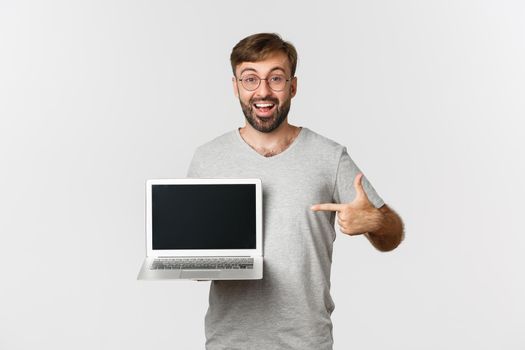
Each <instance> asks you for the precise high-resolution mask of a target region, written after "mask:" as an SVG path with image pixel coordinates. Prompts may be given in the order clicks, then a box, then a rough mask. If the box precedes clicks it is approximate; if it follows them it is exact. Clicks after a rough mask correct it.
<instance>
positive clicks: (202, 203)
mask: <svg viewBox="0 0 525 350" xmlns="http://www.w3.org/2000/svg"><path fill="white" fill-rule="evenodd" d="M151 190H152V202H151V205H152V220H153V222H152V225H153V237H152V238H153V239H152V241H153V249H255V248H256V247H255V239H256V231H255V205H256V203H255V184H213V185H211V184H202V185H201V184H197V185H196V184H193V185H186V184H184V185H181V184H179V185H152V189H151Z"/></svg>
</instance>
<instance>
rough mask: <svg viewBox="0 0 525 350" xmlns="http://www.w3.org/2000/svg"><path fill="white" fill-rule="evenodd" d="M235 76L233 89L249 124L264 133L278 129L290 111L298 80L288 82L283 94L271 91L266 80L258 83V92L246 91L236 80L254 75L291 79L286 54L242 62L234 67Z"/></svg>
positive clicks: (265, 77) (293, 79)
mask: <svg viewBox="0 0 525 350" xmlns="http://www.w3.org/2000/svg"><path fill="white" fill-rule="evenodd" d="M235 75H236V77H233V89H234V92H235V96H237V97H238V98H239V101H240V103H241V108H242V111H243V113H244V116H245V117H246V120H247V121H248V123H249V124H250V125H251V126H252V127H253V128H254V129H256V130H258V131H260V132H264V133H269V132H272V131H273V130H275V129H277V128H278V127H279V126H280V125H281V124H282V122H283V121H284V120H285V119H286V117H287V116H288V112H289V111H290V105H291V101H292V98H293V97H294V96H295V93H296V88H297V78H295V77H294V78H292V79H291V80H290V81H288V82H287V83H286V84H285V86H284V89H283V90H282V91H273V90H272V89H270V86H269V85H268V81H267V80H261V82H260V84H259V87H258V88H257V89H255V90H253V91H249V90H247V89H246V88H245V87H244V86H243V85H242V83H241V82H240V81H239V80H238V79H245V78H247V77H248V76H253V75H255V76H257V77H259V78H261V79H269V78H270V77H276V76H280V77H284V78H285V79H290V78H291V68H290V62H289V60H288V57H287V56H286V54H284V53H281V52H277V53H275V54H272V55H270V56H268V57H267V58H265V59H264V60H262V61H258V62H242V63H241V64H239V65H238V66H237V67H236V69H235Z"/></svg>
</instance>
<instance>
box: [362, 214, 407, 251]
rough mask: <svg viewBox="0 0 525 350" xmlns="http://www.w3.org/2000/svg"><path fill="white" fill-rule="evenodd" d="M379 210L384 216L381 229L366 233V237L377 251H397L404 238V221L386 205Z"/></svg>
mask: <svg viewBox="0 0 525 350" xmlns="http://www.w3.org/2000/svg"><path fill="white" fill-rule="evenodd" d="M378 210H379V211H380V212H381V214H382V218H381V222H380V225H379V228H378V229H377V230H374V231H370V232H367V233H365V236H366V237H367V238H368V240H369V241H370V243H372V245H373V246H374V247H375V248H376V249H378V250H380V251H382V252H388V251H391V250H393V249H395V248H396V247H397V246H398V245H399V244H400V243H401V241H402V240H403V238H404V231H403V221H402V220H401V218H400V217H399V215H397V214H396V213H395V212H394V211H393V210H392V209H390V208H389V207H387V205H386V204H385V205H384V206H382V207H381V208H379V209H378Z"/></svg>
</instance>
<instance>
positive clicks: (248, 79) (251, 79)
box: [242, 75, 258, 84]
mask: <svg viewBox="0 0 525 350" xmlns="http://www.w3.org/2000/svg"><path fill="white" fill-rule="evenodd" d="M242 80H243V81H245V82H247V83H248V84H251V83H255V82H257V80H258V78H257V77H256V76H255V75H248V76H246V77H244V78H242Z"/></svg>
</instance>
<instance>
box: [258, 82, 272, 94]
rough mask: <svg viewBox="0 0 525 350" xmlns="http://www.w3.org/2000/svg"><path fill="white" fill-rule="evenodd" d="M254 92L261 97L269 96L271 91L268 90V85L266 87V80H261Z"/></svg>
mask: <svg viewBox="0 0 525 350" xmlns="http://www.w3.org/2000/svg"><path fill="white" fill-rule="evenodd" d="M256 92H257V95H260V96H262V97H266V96H269V95H271V94H272V90H271V89H270V85H268V80H261V82H260V84H259V87H258V88H257V90H256Z"/></svg>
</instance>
